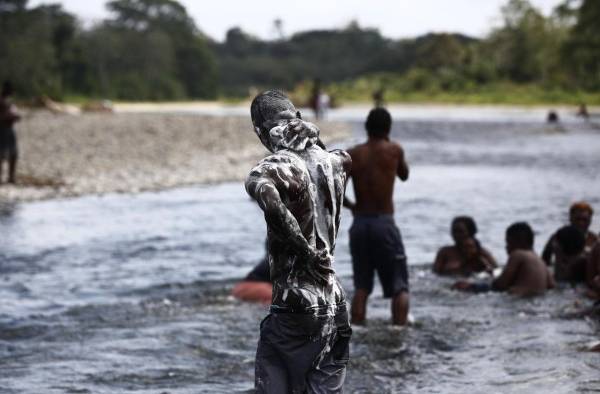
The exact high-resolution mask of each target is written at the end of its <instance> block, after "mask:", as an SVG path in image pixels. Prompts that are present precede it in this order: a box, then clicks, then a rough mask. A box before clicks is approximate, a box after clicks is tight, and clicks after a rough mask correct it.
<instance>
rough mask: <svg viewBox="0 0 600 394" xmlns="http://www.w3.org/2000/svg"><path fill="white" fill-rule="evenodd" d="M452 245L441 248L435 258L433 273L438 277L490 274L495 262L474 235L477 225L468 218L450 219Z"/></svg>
mask: <svg viewBox="0 0 600 394" xmlns="http://www.w3.org/2000/svg"><path fill="white" fill-rule="evenodd" d="M450 233H451V235H452V238H453V239H454V245H448V246H444V247H442V248H441V249H440V250H439V251H438V252H437V255H436V257H435V262H434V264H433V272H435V273H436V274H440V275H457V274H458V275H470V274H472V273H473V272H483V271H487V272H490V273H491V272H492V271H493V270H494V268H496V265H497V264H496V260H494V257H493V256H492V254H491V253H490V252H489V251H488V250H487V249H485V248H483V247H482V246H481V244H480V243H479V241H478V240H477V238H475V234H477V224H475V220H473V218H471V217H469V216H457V217H455V218H454V219H452V225H451V231H450Z"/></svg>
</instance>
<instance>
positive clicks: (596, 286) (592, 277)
mask: <svg viewBox="0 0 600 394" xmlns="http://www.w3.org/2000/svg"><path fill="white" fill-rule="evenodd" d="M585 280H586V284H587V285H588V288H589V291H588V292H587V295H588V297H590V298H592V299H595V300H600V243H596V246H595V247H594V249H593V250H592V253H591V254H590V258H589V259H588V261H587V266H586V274H585Z"/></svg>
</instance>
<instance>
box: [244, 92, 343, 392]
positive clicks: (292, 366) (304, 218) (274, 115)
mask: <svg viewBox="0 0 600 394" xmlns="http://www.w3.org/2000/svg"><path fill="white" fill-rule="evenodd" d="M251 115H252V123H253V125H254V130H255V132H256V134H257V135H258V137H259V138H260V140H261V142H262V143H263V145H265V147H266V148H267V149H268V150H269V151H271V152H272V154H271V155H270V156H268V157H266V158H265V159H263V160H262V161H261V162H260V163H259V164H258V165H257V166H256V167H255V168H254V169H253V170H252V171H251V172H250V175H249V176H248V179H247V180H246V190H247V191H248V194H249V195H250V196H251V197H252V198H254V199H255V200H256V201H257V202H258V205H259V206H260V208H261V209H262V210H263V211H264V214H265V220H266V222H267V230H268V231H267V237H268V259H269V266H270V271H271V281H272V282H273V298H272V305H271V313H270V314H269V315H268V316H267V317H266V318H265V319H264V320H263V322H262V323H261V328H260V340H259V343H258V349H257V352H256V365H255V368H256V375H255V385H256V390H257V392H258V393H303V392H306V391H308V392H317V393H321V392H327V393H340V392H342V386H343V383H344V379H345V371H346V365H347V363H348V345H349V342H350V335H351V329H350V324H349V322H348V313H347V310H346V297H345V295H344V291H343V289H342V286H341V284H340V283H339V281H338V279H337V278H336V276H335V271H334V270H333V268H332V262H333V250H334V248H335V239H336V236H337V231H338V228H339V223H340V209H341V202H342V199H343V197H344V191H345V187H346V178H347V174H348V172H349V170H350V167H351V160H350V157H349V156H348V154H347V153H346V152H344V151H339V150H338V151H332V152H327V151H325V150H324V149H322V148H321V147H320V145H321V146H322V144H320V141H319V129H318V128H317V127H316V126H315V125H313V124H311V123H308V122H304V121H303V120H302V119H301V116H300V113H299V112H297V111H296V108H295V107H294V105H293V104H292V103H291V102H290V101H289V100H288V98H287V97H286V96H285V95H284V94H282V93H280V92H277V91H267V92H264V93H261V94H259V95H258V96H257V97H256V98H255V99H254V100H253V102H252V106H251Z"/></svg>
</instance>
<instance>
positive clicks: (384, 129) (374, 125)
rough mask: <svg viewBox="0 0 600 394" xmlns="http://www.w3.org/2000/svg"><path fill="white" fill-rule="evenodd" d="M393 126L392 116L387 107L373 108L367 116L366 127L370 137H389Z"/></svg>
mask: <svg viewBox="0 0 600 394" xmlns="http://www.w3.org/2000/svg"><path fill="white" fill-rule="evenodd" d="M391 128H392V116H391V115H390V113H389V112H388V110H387V109H385V108H381V107H379V108H373V109H372V110H371V112H369V116H367V121H366V122H365V129H367V133H368V134H369V136H370V137H378V138H382V137H387V136H388V135H389V134H390V129H391Z"/></svg>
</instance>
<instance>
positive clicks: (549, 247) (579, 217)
mask: <svg viewBox="0 0 600 394" xmlns="http://www.w3.org/2000/svg"><path fill="white" fill-rule="evenodd" d="M569 222H570V224H572V225H573V226H575V227H577V228H578V229H580V230H581V231H582V232H583V233H584V234H585V249H584V255H585V256H584V257H585V258H588V257H589V255H590V253H591V252H592V248H593V247H594V245H595V244H596V243H597V242H598V239H599V238H598V236H597V235H596V234H594V233H592V232H591V231H589V228H590V225H591V224H592V213H591V212H589V211H587V210H576V211H574V212H573V213H572V214H571V215H570V216H569ZM555 237H556V233H554V234H552V236H551V237H550V239H549V240H548V242H547V243H546V246H544V250H543V252H542V258H543V259H544V261H545V262H546V264H548V265H552V264H553V263H555V262H556V261H555V260H557V259H558V258H559V254H558V253H557V250H558V245H557V244H556V240H555Z"/></svg>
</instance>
